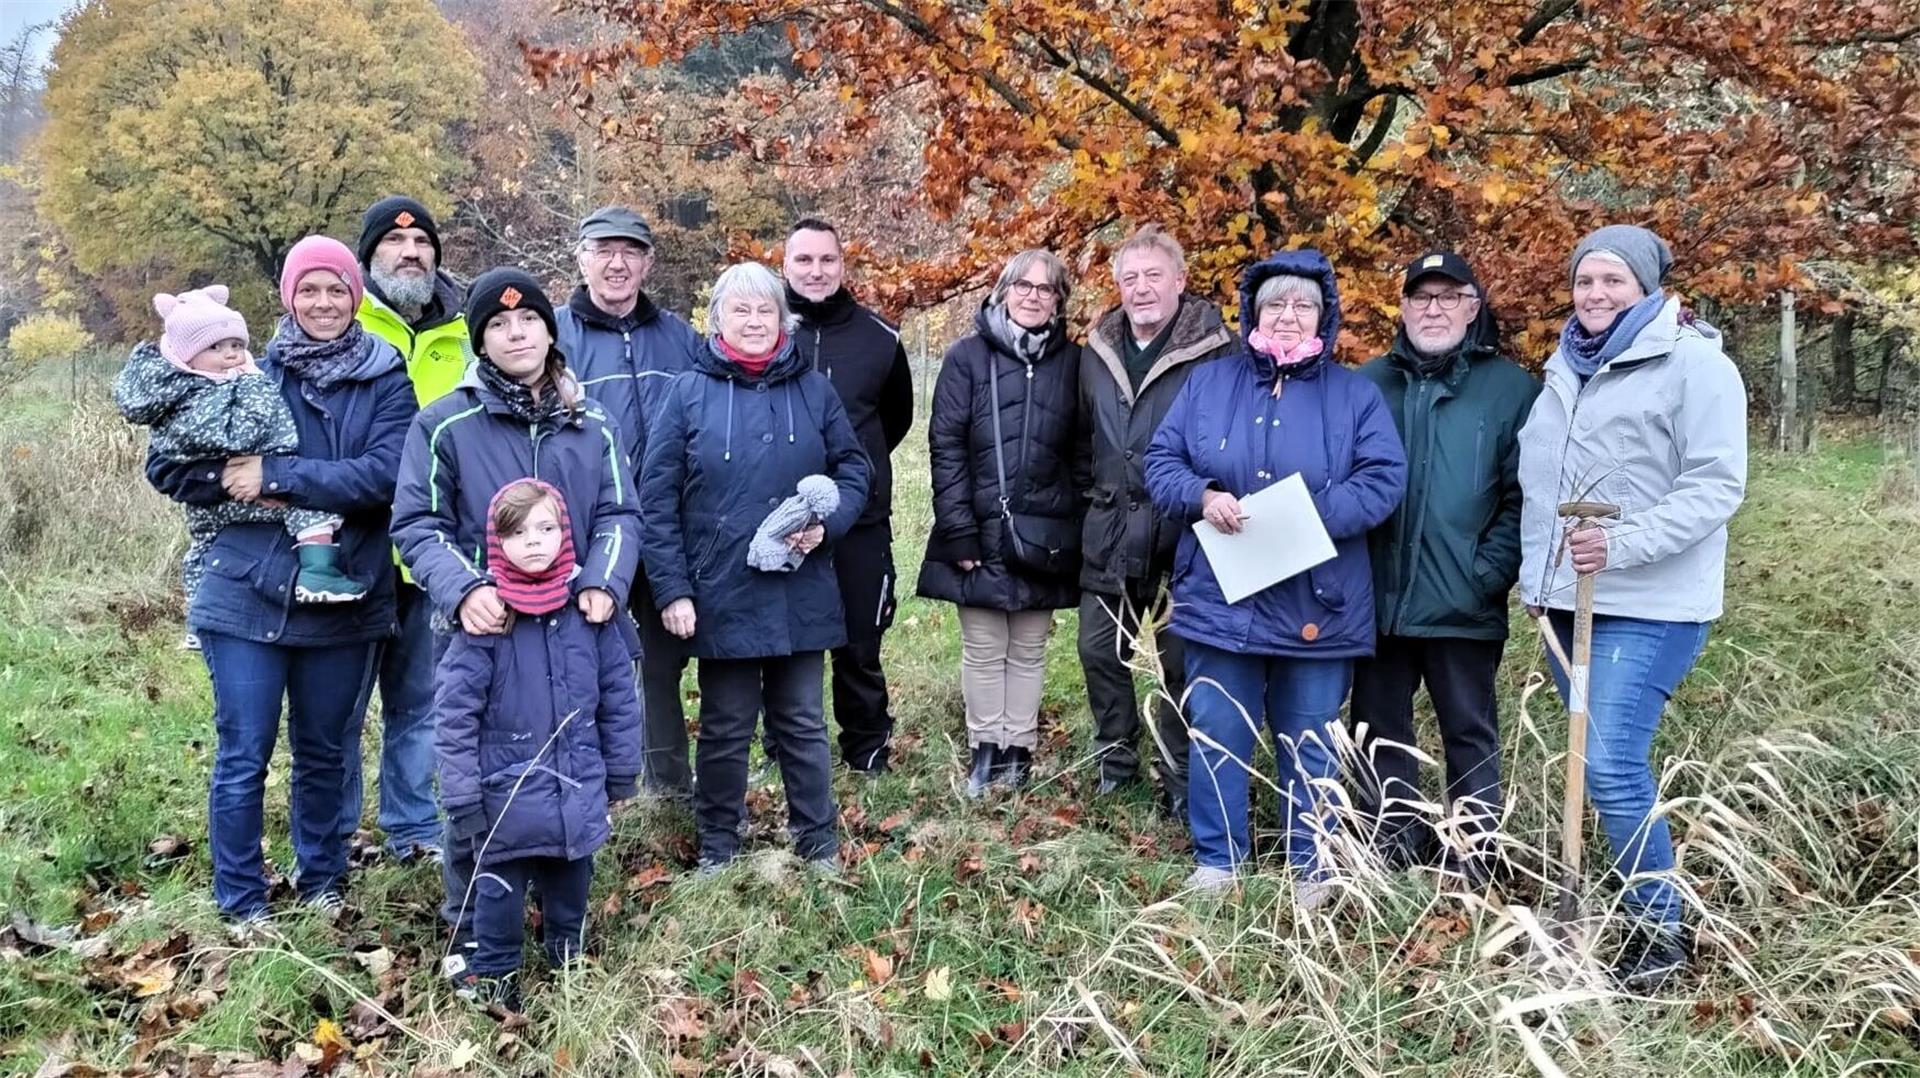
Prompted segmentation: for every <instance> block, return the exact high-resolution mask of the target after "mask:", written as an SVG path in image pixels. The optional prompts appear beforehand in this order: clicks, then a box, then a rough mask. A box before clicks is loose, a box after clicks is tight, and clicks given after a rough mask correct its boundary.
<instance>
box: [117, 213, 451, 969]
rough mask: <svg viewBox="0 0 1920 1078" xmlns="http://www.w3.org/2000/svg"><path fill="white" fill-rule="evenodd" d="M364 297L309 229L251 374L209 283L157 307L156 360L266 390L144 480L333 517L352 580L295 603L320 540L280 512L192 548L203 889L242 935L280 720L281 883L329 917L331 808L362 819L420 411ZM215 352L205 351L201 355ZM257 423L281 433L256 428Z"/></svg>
mask: <svg viewBox="0 0 1920 1078" xmlns="http://www.w3.org/2000/svg"><path fill="white" fill-rule="evenodd" d="M360 290H361V283H360V266H359V263H358V261H357V260H356V259H355V258H354V257H353V253H352V252H351V251H348V250H347V249H346V248H345V247H344V246H342V245H341V244H339V243H337V242H335V241H333V240H330V239H326V238H324V237H310V238H308V239H305V240H302V241H300V243H299V244H297V245H296V246H295V247H294V248H293V250H292V251H290V252H289V253H288V255H287V258H286V264H285V268H284V270H283V271H282V273H281V276H280V299H281V302H282V304H283V305H284V306H285V307H286V311H287V314H286V316H285V317H284V318H282V319H281V320H280V323H279V325H278V326H277V327H276V328H275V332H274V335H273V339H272V340H271V341H269V342H268V343H267V346H266V349H265V354H264V355H262V356H261V358H260V363H259V367H258V369H259V373H258V374H252V373H247V372H246V370H247V368H248V367H249V366H250V363H249V361H248V360H247V359H246V355H245V351H244V347H243V342H244V340H245V334H246V331H245V329H244V327H243V326H242V325H241V324H240V323H239V320H238V316H236V315H233V314H232V313H231V312H230V311H227V310H226V308H225V306H224V305H223V304H222V303H221V302H220V301H221V300H222V299H223V298H224V297H222V296H219V295H217V294H215V295H202V296H197V297H195V296H189V297H187V298H186V299H185V300H183V301H182V300H179V298H178V297H176V298H175V301H173V302H168V301H163V302H162V308H163V310H165V311H166V312H167V315H168V323H167V330H168V332H167V334H166V335H165V336H164V337H163V338H162V343H163V345H165V349H166V350H165V351H164V352H163V351H161V349H160V348H155V349H154V350H153V351H154V352H155V353H156V354H157V355H158V367H159V368H161V369H162V371H163V373H164V372H171V373H172V374H173V375H175V376H177V377H179V378H186V379H195V380H198V381H200V382H205V383H207V384H209V385H212V386H214V387H215V389H216V390H219V389H223V388H225V387H228V386H232V385H244V384H257V385H260V386H262V387H264V392H263V393H262V395H261V401H262V402H263V406H262V407H261V408H259V409H258V410H249V409H244V408H235V409H231V410H230V411H229V412H228V413H225V414H223V415H222V416H221V417H220V418H221V419H222V420H224V421H226V422H227V426H226V428H225V430H224V432H223V431H222V430H219V429H216V430H215V431H214V433H213V434H212V436H210V437H207V438H205V439H204V440H203V441H201V442H199V443H196V444H195V445H194V446H193V447H192V449H193V451H194V452H198V453H200V454H201V455H200V457H199V459H197V460H191V461H186V460H179V459H175V458H174V457H171V456H169V455H168V454H167V453H165V452H161V451H159V450H160V449H161V447H160V446H159V445H156V446H155V447H154V450H155V451H150V452H149V453H148V455H147V479H148V481H149V482H151V483H152V484H153V485H154V487H155V488H157V489H158V490H159V491H160V492H161V493H163V494H166V495H167V496H168V497H170V498H172V499H173V500H175V501H177V502H181V503H182V504H185V505H188V506H195V507H204V508H205V509H206V510H208V511H212V512H224V513H232V514H245V513H250V512H254V511H257V510H259V509H260V508H261V507H266V508H268V509H271V508H273V507H279V508H280V509H281V510H282V511H284V512H287V513H289V514H292V513H300V514H314V516H315V517H318V518H324V519H326V520H328V521H330V522H332V523H333V529H332V537H333V547H332V553H333V556H334V560H333V563H332V566H333V570H334V573H335V575H337V576H338V577H340V578H341V580H343V581H344V580H350V581H352V582H353V583H352V587H353V588H354V589H355V594H356V595H357V601H354V602H344V603H343V602H332V603H328V602H300V601H299V600H298V599H297V598H296V592H298V591H302V590H306V591H309V592H311V591H315V590H319V589H317V588H315V587H313V581H314V575H313V571H314V570H315V569H316V568H317V563H316V560H315V553H314V551H313V550H312V547H313V546H314V544H311V543H305V542H301V541H299V538H298V537H293V536H289V534H288V531H289V528H290V525H291V518H289V521H288V522H287V523H285V524H282V523H269V522H267V521H257V522H255V521H254V519H253V518H247V522H239V523H232V524H228V525H227V526H225V527H222V528H220V529H219V530H218V531H217V532H216V533H215V534H214V535H213V537H212V541H211V543H210V544H209V545H208V547H207V550H206V552H205V563H206V573H205V575H204V576H203V577H202V578H201V581H200V584H199V587H198V588H197V589H195V592H194V596H193V602H192V605H191V606H190V607H189V609H188V611H187V624H188V625H189V626H190V627H191V628H192V629H193V631H194V632H195V633H196V634H197V635H198V636H199V639H200V645H201V653H202V655H203V656H204V658H205V659H206V663H207V676H208V680H209V681H211V682H212V684H213V725H214V730H215V733H216V734H217V735H218V740H217V742H216V747H215V749H214V759H213V782H212V789H211V790H210V791H209V794H208V798H207V838H208V842H207V846H208V848H209V849H210V850H211V852H212V854H213V897H214V901H215V902H216V903H217V904H218V905H219V907H220V911H221V913H222V914H224V915H225V916H226V917H227V918H228V919H229V921H231V922H232V923H233V924H234V925H235V927H236V929H237V930H238V931H239V932H240V933H241V934H242V935H247V934H251V932H252V931H253V930H254V929H255V928H256V927H257V926H258V925H259V922H260V920H261V919H262V918H264V917H265V916H266V915H267V912H268V880H267V876H266V872H265V865H264V863H263V861H262V859H261V854H260V844H261V838H262V831H263V829H264V826H265V819H266V812H265V799H266V790H267V783H266V777H267V769H268V765H269V763H270V762H271V761H272V759H273V752H274V745H275V742H276V741H277V740H278V739H279V736H280V730H281V726H282V719H283V716H284V722H285V729H286V739H287V744H288V747H289V749H290V750H291V755H292V758H293V766H292V769H291V773H290V775H289V784H288V785H289V791H288V823H289V825H290V830H291V831H292V838H293V852H294V859H295V863H296V871H295V873H294V889H295V893H296V894H297V895H298V897H299V900H300V902H301V903H302V904H304V905H307V906H309V907H312V908H314V909H316V910H319V911H321V912H323V913H326V914H329V915H332V914H334V913H337V912H338V911H339V910H340V909H341V908H342V907H343V905H344V902H345V898H344V886H345V883H346V875H347V840H348V838H349V835H350V830H349V829H348V828H347V827H346V826H345V825H344V821H346V820H350V819H352V818H354V817H355V816H356V815H357V813H356V812H354V811H352V810H351V809H350V808H349V805H348V801H349V798H348V796H347V795H348V790H349V781H348V780H349V775H350V771H349V764H350V763H351V762H352V761H353V760H355V759H357V757H358V756H359V751H360V728H361V721H362V717H363V716H364V715H365V713H366V702H367V694H368V690H369V686H370V684H371V682H372V679H373V673H374V670H375V668H376V666H377V663H378V657H379V654H380V648H381V645H382V643H383V642H384V641H386V640H387V639H389V638H390V637H391V636H392V634H393V625H394V611H395V604H394V580H395V575H396V574H395V573H394V568H393V548H392V546H391V544H390V542H389V540H388V538H387V529H388V523H389V517H390V515H391V510H392V506H393V490H394V482H395V479H396V477H397V475H398V473H399V469H400V451H401V448H402V447H403V446H404V445H405V443H406V435H407V427H408V425H409V424H410V423H412V422H413V417H414V414H415V412H417V411H418V410H419V406H418V405H417V404H416V403H415V399H414V394H413V385H412V383H411V382H409V381H408V380H407V373H406V369H405V365H404V363H403V362H402V360H401V358H400V353H399V352H397V351H396V350H394V348H393V346H391V345H389V344H387V343H386V342H384V341H379V340H376V339H375V338H373V337H372V336H370V335H369V334H367V333H366V331H364V330H362V329H361V328H360V325H359V323H358V322H356V321H355V320H354V316H353V313H354V308H355V307H356V306H358V305H359V302H360ZM202 320H204V323H205V326H206V327H212V328H203V327H202ZM190 327H193V328H192V329H191V332H189V329H190ZM176 330H177V331H178V336H176ZM222 342H229V343H222ZM209 346H212V347H211V351H212V353H213V354H212V355H211V356H206V357H204V358H197V357H201V356H202V353H204V352H206V351H208V350H209ZM187 348H198V349H199V351H192V352H189V351H186V350H185V349H187ZM168 353H171V355H169V354H168ZM175 356H177V357H179V358H178V360H176V359H174V358H173V357H175ZM148 366H149V368H151V367H152V364H149V365H148ZM183 367H184V369H183ZM235 371H238V372H241V373H237V374H236V373H233V372H235ZM127 381H129V382H136V381H137V380H136V379H133V378H131V377H130V378H129V379H127ZM201 392H202V393H206V392H207V390H206V389H204V388H202V389H201ZM123 403H125V402H123ZM266 405H272V407H267V406H266ZM216 427H217V424H216ZM269 427H274V428H278V432H277V433H280V434H285V435H286V437H285V438H282V439H280V440H278V441H274V440H270V439H268V438H267V437H264V436H263V435H262V434H261V433H260V432H261V431H262V430H264V429H266V428H269ZM270 446H271V447H273V450H272V451H270V450H269V447H270ZM281 446H284V447H285V448H284V449H282V448H280V447H281ZM190 511H195V512H197V511H198V510H190ZM330 586H332V587H335V588H338V589H340V590H344V587H345V585H344V584H338V583H332V582H330Z"/></svg>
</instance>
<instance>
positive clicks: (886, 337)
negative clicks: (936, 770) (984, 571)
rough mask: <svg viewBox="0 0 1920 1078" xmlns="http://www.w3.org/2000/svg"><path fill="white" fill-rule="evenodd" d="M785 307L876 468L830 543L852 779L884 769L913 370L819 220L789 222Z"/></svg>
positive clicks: (837, 697)
mask: <svg viewBox="0 0 1920 1078" xmlns="http://www.w3.org/2000/svg"><path fill="white" fill-rule="evenodd" d="M783 269H784V271H785V275H786V279H787V302H788V304H789V305H790V306H792V308H793V312H794V313H795V314H797V315H799V316H800V325H799V328H798V329H797V330H796V331H795V341H794V344H795V345H796V347H797V348H798V349H799V352H800V354H801V355H802V356H803V357H805V358H806V359H807V361H808V362H809V363H810V364H811V365H812V367H813V369H814V370H817V371H820V372H821V373H823V374H825V375H826V376H827V379H828V380H829V381H831V382H832V383H833V388H834V389H835V390H836V391H838V392H839V394H840V400H841V402H842V403H843V404H845V405H846V409H847V421H848V422H850V423H851V424H853V430H854V433H855V434H856V435H858V436H859V438H860V444H861V445H862V446H863V447H864V448H865V449H866V451H867V456H868V457H869V458H871V459H872V461H873V486H872V491H871V493H870V494H869V495H868V498H867V505H866V509H865V510H864V511H862V513H861V514H860V519H859V521H858V523H856V524H855V525H854V527H853V530H852V531H850V532H848V533H847V535H846V537H845V538H843V539H841V540H840V541H839V543H838V544H836V545H835V547H834V551H833V564H834V567H835V569H836V570H837V571H838V573H839V576H840V600H841V605H842V606H843V607H844V608H845V612H846V619H847V643H846V645H845V646H843V647H838V648H835V649H834V650H833V717H834V721H835V722H836V723H837V724H838V725H839V727H840V756H841V758H842V759H844V760H845V761H846V763H847V767H848V768H849V769H850V770H852V771H854V772H855V773H856V774H862V775H868V776H872V775H879V774H882V773H884V772H885V771H887V769H888V766H889V764H888V752H889V746H890V745H891V743H892V740H893V715H892V713H891V711H890V710H889V708H888V700H887V676H886V673H885V671H884V670H883V669H882V668H881V665H880V640H881V637H882V635H883V634H885V633H886V631H887V629H888V628H889V627H890V626H892V624H893V612H894V583H895V579H894V570H893V468H892V465H891V464H890V463H889V462H890V460H891V455H892V453H893V450H894V447H896V446H898V445H899V444H900V443H901V442H902V441H904V440H905V439H906V437H907V431H908V430H909V429H911V428H912V427H913V369H912V368H911V367H910V366H909V365H908V364H907V352H906V349H905V348H903V347H901V344H900V331H899V329H897V328H896V327H894V326H893V325H892V324H891V323H889V322H887V321H885V320H884V319H882V318H881V317H880V316H879V315H877V314H874V313H873V312H872V311H870V310H868V309H867V308H865V307H862V306H861V305H860V304H858V303H855V302H854V300H853V295H852V293H850V292H848V291H847V289H846V284H845V280H846V260H845V252H844V251H843V250H842V249H841V246H840V235H839V233H838V232H836V231H835V230H834V228H833V226H832V225H830V224H828V223H827V222H825V221H822V220H819V219H818V218H811V217H809V218H806V219H804V220H802V221H800V222H799V223H798V224H796V225H794V227H793V232H792V233H791V234H790V235H789V236H788V237H787V248H786V259H785V263H784V266H783Z"/></svg>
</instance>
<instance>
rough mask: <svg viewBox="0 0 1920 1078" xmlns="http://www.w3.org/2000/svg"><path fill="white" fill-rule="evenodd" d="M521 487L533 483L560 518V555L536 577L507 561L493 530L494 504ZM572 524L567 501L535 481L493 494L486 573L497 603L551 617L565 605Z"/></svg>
mask: <svg viewBox="0 0 1920 1078" xmlns="http://www.w3.org/2000/svg"><path fill="white" fill-rule="evenodd" d="M522 483H532V484H533V485H535V486H537V487H539V488H540V489H541V490H542V491H544V492H545V493H546V495H547V496H548V497H550V498H552V499H553V504H554V506H555V507H556V508H557V509H558V510H559V515H560V553H558V554H556V555H555V556H554V559H553V564H552V565H549V566H547V567H546V568H545V569H542V570H541V571H539V572H537V573H530V572H528V571H526V570H525V569H522V568H520V567H519V566H517V565H515V564H513V563H512V562H510V561H508V560H507V555H506V551H505V550H504V549H502V547H501V545H500V534H499V533H498V532H497V531H495V530H494V527H493V508H494V503H496V502H498V501H499V500H500V495H502V494H504V493H506V492H507V491H508V490H510V489H512V488H513V487H516V486H519V485H520V484H522ZM573 568H574V555H573V523H572V521H570V520H568V519H567V500H566V499H565V498H563V497H561V496H560V492H559V491H558V490H555V489H554V488H553V487H552V486H551V485H549V484H547V483H543V482H541V481H540V480H538V479H516V480H514V481H513V482H511V483H508V484H507V485H506V486H504V487H501V488H500V489H499V490H497V491H495V492H494V495H493V499H492V501H489V502H488V503H487V571H488V572H489V573H490V574H491V575H492V577H493V583H494V587H496V588H498V589H499V590H500V601H501V602H503V603H506V604H507V605H508V606H510V607H512V608H513V609H515V610H518V611H519V612H520V613H522V614H550V613H552V612H553V611H555V610H558V609H560V608H561V607H563V606H565V605H567V598H568V588H567V584H568V582H569V581H571V580H572V579H573Z"/></svg>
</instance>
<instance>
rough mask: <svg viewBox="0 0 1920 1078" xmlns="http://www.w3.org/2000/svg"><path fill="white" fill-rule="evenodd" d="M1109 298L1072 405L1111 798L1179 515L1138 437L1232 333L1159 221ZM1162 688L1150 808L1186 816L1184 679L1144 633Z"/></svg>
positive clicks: (1123, 778) (1131, 756) (1157, 640)
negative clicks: (1138, 650) (1084, 462)
mask: <svg viewBox="0 0 1920 1078" xmlns="http://www.w3.org/2000/svg"><path fill="white" fill-rule="evenodd" d="M1113 279H1114V283H1115V284H1116V285H1118V286H1119V290H1120V305H1119V306H1118V307H1115V308H1113V309H1112V310H1109V311H1108V312H1107V313H1106V314H1104V315H1101V316H1100V319H1099V321H1097V322H1096V323H1094V326H1093V331H1092V332H1091V333H1089V334H1088V335H1087V348H1086V355H1085V357H1084V358H1083V359H1082V360H1081V363H1080V413H1081V417H1082V422H1081V429H1082V431H1083V432H1084V433H1083V438H1084V443H1083V445H1082V449H1081V451H1082V452H1083V453H1084V454H1086V455H1087V456H1088V457H1089V458H1090V467H1091V473H1092V476H1093V490H1092V502H1091V504H1090V505H1089V507H1088V509H1087V519H1086V527H1085V531H1084V533H1083V537H1082V547H1083V556H1084V560H1083V562H1082V564H1081V570H1080V588H1081V598H1080V640H1079V644H1080V666H1081V668H1082V669H1083V670H1084V671H1085V673H1086V682H1087V703H1088V704H1089V705H1090V706H1091V708H1092V709H1093V723H1094V752H1095V755H1096V756H1098V757H1099V759H1100V784H1099V787H1098V790H1099V792H1100V793H1102V794H1109V793H1113V792H1115V791H1117V790H1119V789H1120V788H1121V787H1123V786H1126V785H1127V784H1129V783H1132V782H1134V781H1135V780H1137V778H1138V777H1139V767H1140V756H1139V752H1138V750H1137V749H1136V747H1135V741H1136V740H1137V739H1138V736H1139V733H1140V703H1139V700H1138V698H1137V696H1136V694H1135V691H1134V682H1133V670H1132V668H1131V666H1130V665H1129V661H1130V660H1131V658H1132V656H1133V655H1134V652H1135V644H1136V643H1137V641H1138V639H1139V637H1140V634H1141V631H1142V628H1141V627H1142V626H1143V625H1144V626H1146V627H1148V628H1149V629H1152V628H1153V627H1154V626H1155V625H1162V624H1164V621H1165V614H1166V583H1167V578H1168V577H1169V576H1170V575H1171V573H1172V571H1173V557H1174V550H1175V547H1176V545H1177V544H1178V542H1179V539H1180V530H1181V529H1180V525H1179V523H1178V522H1176V521H1170V520H1167V519H1166V518H1164V517H1162V516H1161V515H1160V514H1159V513H1156V512H1155V511H1154V508H1153V503H1152V501H1151V500H1150V499H1149V498H1148V497H1147V487H1146V470H1145V469H1146V461H1147V446H1148V444H1149V443H1150V442H1152V441H1153V434H1154V431H1156V430H1158V429H1159V427H1160V421H1161V419H1163V418H1165V416H1166V414H1167V409H1168V408H1169V407H1170V406H1171V405H1172V404H1173V399H1174V397H1176V396H1178V395H1179V393H1180V387H1181V386H1183V385H1185V384H1186V381H1187V376H1188V375H1189V374H1191V373H1192V372H1193V371H1194V369H1195V368H1196V367H1198V366H1199V365H1200V364H1201V363H1204V362H1207V361H1209V360H1213V359H1217V358H1219V357H1220V356H1223V355H1227V354H1230V353H1232V352H1233V351H1234V349H1235V346H1236V342H1235V340H1234V336H1233V334H1232V333H1231V332H1229V331H1228V329H1227V327H1226V325H1225V324H1224V323H1222V321H1221V319H1220V310H1219V308H1217V307H1215V306H1214V305H1213V304H1212V303H1209V302H1208V301H1206V300H1204V299H1202V298H1200V297H1199V296H1195V295H1190V294H1188V293H1187V292H1186V286H1187V270H1186V256H1185V254H1184V253H1183V252H1182V251H1181V250H1180V244H1179V243H1178V242H1176V241H1175V240H1174V239H1173V237H1171V236H1169V235H1167V234H1166V233H1165V232H1162V231H1161V230H1160V229H1159V227H1158V226H1155V225H1148V226H1146V227H1144V228H1142V229H1140V231H1138V232H1136V233H1134V234H1133V235H1132V236H1131V237H1129V238H1128V239H1127V241H1126V242H1125V243H1123V244H1121V245H1120V249H1119V250H1118V251H1116V252H1115V253H1114V258H1113ZM1154 650H1155V651H1156V652H1157V653H1158V656H1159V659H1158V666H1159V669H1160V673H1161V680H1162V682H1163V684H1162V685H1161V686H1158V687H1156V690H1155V691H1156V694H1160V692H1161V690H1164V694H1163V695H1157V696H1156V700H1155V704H1154V714H1155V722H1154V727H1155V731H1156V732H1155V734H1153V735H1151V744H1152V747H1153V749H1154V754H1153V755H1154V770H1155V772H1157V773H1158V774H1159V776H1160V783H1161V805H1162V807H1163V808H1164V809H1165V810H1166V811H1167V812H1168V813H1169V814H1170V815H1171V816H1172V817H1174V818H1176V819H1183V820H1184V819H1185V818H1186V815H1187V809H1186V799H1187V725H1186V722H1185V720H1184V719H1183V718H1182V717H1181V715H1180V711H1179V708H1178V706H1177V702H1178V701H1179V700H1180V697H1181V695H1182V693H1183V691H1184V690H1185V688H1186V682H1187V679H1186V669H1185V663H1186V657H1185V654H1184V651H1183V649H1182V648H1181V646H1180V639H1179V638H1178V637H1176V636H1174V635H1173V634H1172V633H1170V632H1165V631H1160V630H1156V631H1155V632H1154Z"/></svg>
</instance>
